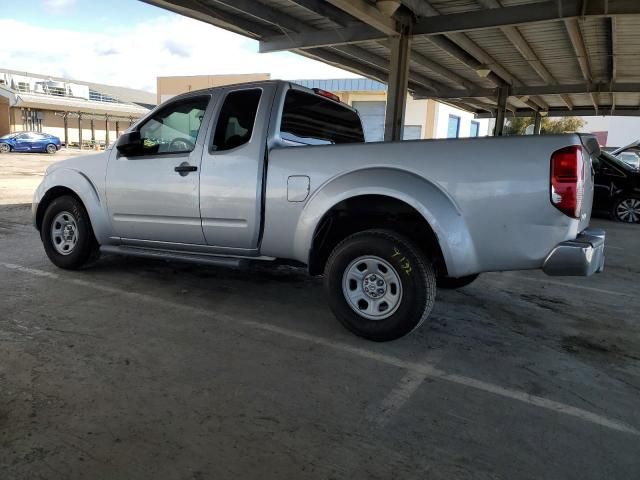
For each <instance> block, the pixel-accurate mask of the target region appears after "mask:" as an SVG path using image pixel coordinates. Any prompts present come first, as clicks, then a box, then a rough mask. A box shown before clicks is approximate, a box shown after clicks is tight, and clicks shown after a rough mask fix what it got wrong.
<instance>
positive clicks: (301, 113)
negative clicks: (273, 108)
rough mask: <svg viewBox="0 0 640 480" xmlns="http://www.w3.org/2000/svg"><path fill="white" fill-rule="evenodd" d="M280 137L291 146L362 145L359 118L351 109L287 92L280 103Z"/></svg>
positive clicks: (362, 133)
mask: <svg viewBox="0 0 640 480" xmlns="http://www.w3.org/2000/svg"><path fill="white" fill-rule="evenodd" d="M280 137H281V138H282V139H283V140H285V141H287V142H288V143H291V144H298V145H332V144H341V143H363V142H364V132H363V130H362V123H361V122H360V117H359V116H358V114H357V113H356V112H355V111H353V110H352V109H351V108H349V107H347V106H346V105H344V104H341V103H339V102H337V101H334V100H330V99H328V98H324V97H322V96H320V95H316V94H313V93H307V92H303V91H300V90H296V89H290V90H289V91H288V92H287V94H286V96H285V100H284V107H283V110H282V120H281V123H280Z"/></svg>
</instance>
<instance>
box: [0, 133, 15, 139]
mask: <svg viewBox="0 0 640 480" xmlns="http://www.w3.org/2000/svg"><path fill="white" fill-rule="evenodd" d="M15 136H16V134H15V133H7V134H6V135H3V136H1V137H0V140H6V139H8V138H13V137H15Z"/></svg>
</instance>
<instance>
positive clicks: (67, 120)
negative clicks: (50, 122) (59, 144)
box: [62, 112, 69, 148]
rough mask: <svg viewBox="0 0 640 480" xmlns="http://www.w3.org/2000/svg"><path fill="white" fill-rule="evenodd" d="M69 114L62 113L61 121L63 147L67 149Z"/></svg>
mask: <svg viewBox="0 0 640 480" xmlns="http://www.w3.org/2000/svg"><path fill="white" fill-rule="evenodd" d="M68 117H69V112H64V115H63V116H62V120H63V122H64V146H65V147H66V148H69V118H68Z"/></svg>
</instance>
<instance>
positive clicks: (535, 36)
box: [518, 22, 584, 83]
mask: <svg viewBox="0 0 640 480" xmlns="http://www.w3.org/2000/svg"><path fill="white" fill-rule="evenodd" d="M518 30H520V33H521V34H522V36H523V37H524V38H525V39H526V40H527V42H528V43H529V46H530V47H531V48H532V49H533V51H534V52H535V54H536V56H537V57H538V58H539V59H540V60H541V61H542V63H543V64H544V66H545V67H547V70H549V72H551V74H552V75H553V76H554V77H555V79H556V81H557V82H558V83H580V82H583V81H584V79H583V77H582V73H581V72H580V67H579V65H578V61H577V60H576V55H575V52H574V50H573V46H572V45H571V40H570V39H569V34H568V33H567V29H566V27H565V25H564V22H550V23H540V24H534V25H526V26H522V27H519V28H518Z"/></svg>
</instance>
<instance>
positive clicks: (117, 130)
mask: <svg viewBox="0 0 640 480" xmlns="http://www.w3.org/2000/svg"><path fill="white" fill-rule="evenodd" d="M119 136H120V122H119V121H118V120H116V138H118V137H119Z"/></svg>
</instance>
